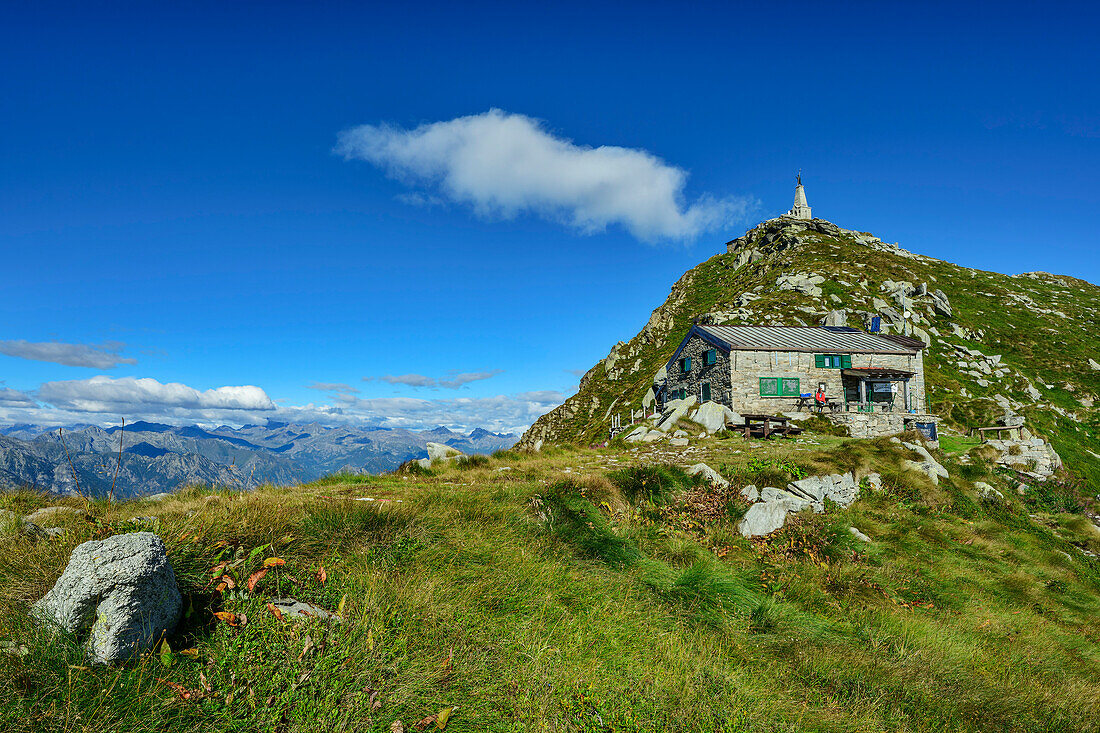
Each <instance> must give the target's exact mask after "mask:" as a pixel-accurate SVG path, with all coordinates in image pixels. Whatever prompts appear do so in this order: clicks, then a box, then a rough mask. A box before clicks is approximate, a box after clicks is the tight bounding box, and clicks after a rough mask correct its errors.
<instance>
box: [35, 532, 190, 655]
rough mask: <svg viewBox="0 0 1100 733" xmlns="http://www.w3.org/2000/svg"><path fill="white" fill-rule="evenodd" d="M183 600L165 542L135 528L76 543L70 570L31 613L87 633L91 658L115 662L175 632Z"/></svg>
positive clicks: (75, 632) (66, 627) (68, 630)
mask: <svg viewBox="0 0 1100 733" xmlns="http://www.w3.org/2000/svg"><path fill="white" fill-rule="evenodd" d="M181 605H182V598H181V596H180V592H179V587H178V586H177V585H176V576H175V573H173V572H172V566H171V565H169V564H168V555H167V551H166V550H165V548H164V543H163V542H162V541H161V539H160V537H157V536H156V535H155V534H152V533H151V532H133V533H130V534H121V535H115V536H113V537H108V538H107V539H105V540H93V541H91V542H85V543H83V544H81V545H77V547H76V549H74V550H73V552H72V555H71V556H70V557H69V564H68V566H67V567H66V568H65V572H64V573H62V574H61V577H60V578H59V579H58V581H57V583H56V584H55V585H54V587H53V588H52V589H51V590H50V591H49V593H47V594H46V595H45V596H44V597H43V598H42V599H41V600H40V601H38V602H37V603H35V604H34V606H33V608H32V612H33V613H34V615H36V616H37V617H39V618H41V619H43V620H45V621H48V622H50V623H54V624H57V625H58V626H60V627H61V628H62V629H64V630H65V631H67V632H69V633H72V634H79V635H86V636H87V641H86V647H87V650H88V655H89V657H90V658H91V659H92V661H94V662H99V663H113V662H122V661H125V660H128V659H130V658H132V657H134V656H136V655H138V654H140V653H142V652H144V651H146V650H148V649H150V648H151V647H152V646H153V645H154V644H156V643H158V642H159V641H160V639H161V638H162V636H164V635H165V634H170V633H171V632H172V631H173V630H174V629H175V627H176V622H177V621H178V620H179V616H180V608H181Z"/></svg>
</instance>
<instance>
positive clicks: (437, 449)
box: [425, 443, 464, 461]
mask: <svg viewBox="0 0 1100 733" xmlns="http://www.w3.org/2000/svg"><path fill="white" fill-rule="evenodd" d="M425 448H426V449H427V451H428V458H430V459H431V460H433V461H435V460H449V459H451V458H458V457H459V456H462V455H464V454H463V453H462V451H460V450H458V449H457V448H452V447H451V446H449V445H444V444H443V443H428V444H427V445H426V446H425Z"/></svg>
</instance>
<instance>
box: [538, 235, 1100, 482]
mask: <svg viewBox="0 0 1100 733" xmlns="http://www.w3.org/2000/svg"><path fill="white" fill-rule="evenodd" d="M875 323H880V324H881V333H884V334H899V335H902V334H904V335H907V336H909V337H911V338H915V339H920V340H921V341H923V342H924V343H925V344H927V345H928V346H927V349H926V351H925V353H924V360H925V368H926V371H927V374H926V380H927V390H928V402H929V410H930V411H931V412H933V413H935V414H936V415H938V416H939V417H940V418H941V420H942V426H943V428H944V429H946V430H947V431H948V432H949V433H954V434H962V433H965V432H966V431H967V430H969V429H970V428H972V427H978V426H995V425H1001V426H1011V425H1024V424H1025V423H1026V427H1025V428H1023V432H1022V433H1020V434H1017V435H1014V436H1002V435H997V436H993V437H996V438H998V439H999V438H1002V437H1003V438H1005V439H1006V440H1007V442H997V441H991V445H992V447H993V448H995V449H997V450H998V460H999V461H1002V462H1004V463H1006V464H1009V463H1012V464H1015V465H1017V466H1018V467H1021V468H1028V469H1030V470H1032V472H1034V473H1037V474H1043V473H1049V472H1050V471H1051V470H1053V469H1055V468H1056V467H1057V466H1058V465H1059V463H1060V461H1064V462H1065V464H1066V465H1067V467H1069V468H1070V469H1072V470H1073V471H1075V472H1076V473H1078V474H1080V475H1083V476H1088V477H1091V478H1092V479H1094V480H1098V481H1100V450H1098V448H1097V446H1098V444H1100V443H1098V440H1100V413H1098V411H1097V401H1098V400H1100V344H1098V343H1097V340H1096V334H1098V333H1100V287H1097V286H1096V285H1093V284H1091V283H1088V282H1085V281H1083V280H1078V279H1076V278H1072V277H1066V276H1058V275H1050V274H1047V273H1042V272H1029V273H1022V274H1016V275H1008V274H1001V273H996V272H987V271H983V270H975V269H971V268H967V267H962V266H959V265H955V264H952V263H950V262H946V261H943V260H939V259H935V258H932V257H927V256H925V255H921V254H918V253H916V252H913V251H910V250H907V249H903V248H902V247H900V246H898V245H897V244H890V243H888V242H885V241H883V240H882V239H880V238H879V237H876V236H875V235H873V234H869V233H867V232H860V231H856V230H850V229H844V228H842V227H840V226H837V225H835V224H833V223H831V222H828V221H824V220H821V219H811V220H797V219H792V218H787V217H780V218H776V219H771V220H769V221H766V222H763V223H761V224H759V225H757V226H755V227H753V228H752V229H750V230H748V231H747V232H746V233H745V234H744V235H742V236H740V237H737V238H736V239H733V240H731V241H730V242H728V243H727V244H726V246H725V251H724V252H723V253H721V254H717V255H715V256H713V257H711V258H710V259H708V260H706V261H705V262H703V263H701V264H700V265H698V266H697V267H695V268H693V269H691V270H689V271H688V272H686V273H684V275H683V276H681V277H680V279H679V280H677V281H676V283H675V284H674V285H673V286H672V292H671V293H670V294H669V296H668V297H667V298H666V299H665V301H664V303H662V304H661V305H660V306H658V307H657V308H656V309H655V310H654V311H653V313H652V314H651V315H650V317H649V320H648V322H647V323H646V324H645V325H644V326H643V327H642V329H641V331H639V333H638V334H637V335H635V336H634V337H633V338H631V339H629V340H627V341H620V342H619V343H617V344H615V345H614V346H613V347H612V348H611V350H610V352H609V353H608V355H607V357H606V358H604V359H603V360H602V361H600V362H599V363H597V364H596V365H595V366H593V367H592V368H591V369H589V370H588V372H587V373H586V374H585V375H584V377H583V378H582V379H581V382H580V387H579V389H578V391H577V393H576V394H575V395H573V396H572V397H570V398H569V399H568V400H566V401H565V402H564V403H563V404H562V405H561V406H559V407H558V408H556V409H555V410H553V411H552V412H550V413H548V414H546V415H544V416H543V417H542V418H540V419H539V420H538V421H537V422H536V423H535V424H534V425H533V426H532V427H531V428H530V429H529V430H528V431H527V433H526V434H525V435H524V436H523V438H522V439H521V440H520V443H519V444H518V445H519V447H526V448H536V447H538V446H541V445H547V444H553V443H570V444H593V443H599V442H602V441H605V440H607V438H608V435H609V432H610V430H609V429H610V427H611V425H612V421H613V420H615V419H616V416H617V417H618V419H619V420H620V421H622V420H627V421H629V416H630V415H631V414H632V411H633V413H634V414H638V413H649V412H652V399H653V394H654V390H655V387H658V386H659V385H660V383H661V382H662V381H663V379H664V378H665V368H666V364H667V361H668V360H669V359H670V358H671V357H672V355H673V352H674V351H675V350H676V347H677V345H678V344H679V343H680V341H681V340H682V339H683V337H684V336H685V334H687V333H688V331H689V330H690V329H691V327H692V325H693V324H712V325H758V326H759V325H764V326H808V325H828V326H849V327H853V328H858V329H863V330H867V329H870V328H871V327H872V326H873V325H874V324H875ZM627 424H628V425H629V422H628V423H627Z"/></svg>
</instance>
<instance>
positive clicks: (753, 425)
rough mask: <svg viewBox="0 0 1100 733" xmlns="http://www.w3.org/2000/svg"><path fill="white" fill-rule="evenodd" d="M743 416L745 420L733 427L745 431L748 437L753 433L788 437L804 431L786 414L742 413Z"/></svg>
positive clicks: (761, 435) (763, 436) (763, 435)
mask: <svg viewBox="0 0 1100 733" xmlns="http://www.w3.org/2000/svg"><path fill="white" fill-rule="evenodd" d="M741 417H742V418H743V419H744V421H745V422H743V423H741V424H734V425H732V426H731V427H732V428H733V429H734V430H741V431H744V433H745V437H746V438H751V437H752V435H753V433H758V434H759V435H760V437H762V438H767V437H769V436H772V435H782V436H783V437H788V436H791V435H798V434H799V433H801V432H802V428H796V427H793V426H792V425H791V421H790V418H788V417H786V416H784V415H742V416H741Z"/></svg>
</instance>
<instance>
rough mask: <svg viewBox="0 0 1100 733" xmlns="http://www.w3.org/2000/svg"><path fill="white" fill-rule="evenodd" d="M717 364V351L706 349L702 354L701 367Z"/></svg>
mask: <svg viewBox="0 0 1100 733" xmlns="http://www.w3.org/2000/svg"><path fill="white" fill-rule="evenodd" d="M717 362H718V350H717V349H707V350H706V351H704V352H703V366H710V365H711V364H715V363H717Z"/></svg>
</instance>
